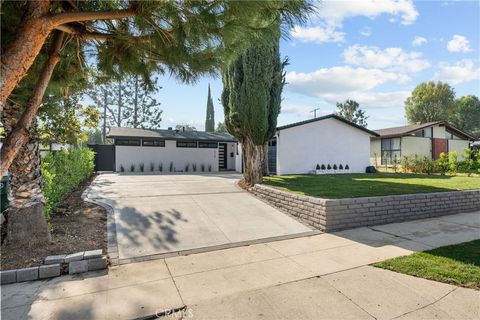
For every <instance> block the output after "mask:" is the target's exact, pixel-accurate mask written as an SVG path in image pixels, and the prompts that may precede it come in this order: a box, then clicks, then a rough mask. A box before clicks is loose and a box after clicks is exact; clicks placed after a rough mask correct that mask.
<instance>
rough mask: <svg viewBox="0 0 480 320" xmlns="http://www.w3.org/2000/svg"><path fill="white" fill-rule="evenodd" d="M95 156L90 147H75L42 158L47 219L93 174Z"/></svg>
mask: <svg viewBox="0 0 480 320" xmlns="http://www.w3.org/2000/svg"><path fill="white" fill-rule="evenodd" d="M94 156H95V154H94V152H93V151H92V150H90V149H88V148H73V149H69V150H61V151H57V152H51V153H49V154H48V155H47V156H46V157H45V158H44V159H43V160H42V165H41V170H42V175H43V193H44V195H45V203H46V205H45V215H46V217H47V219H50V216H51V214H52V213H53V212H54V211H55V208H56V207H57V206H58V205H59V204H60V203H61V202H62V201H63V200H64V199H65V198H66V197H67V196H68V195H69V194H70V192H72V190H74V189H75V188H76V187H77V186H78V185H80V184H81V183H82V182H84V181H85V180H87V179H88V178H90V177H91V176H92V174H93V169H94Z"/></svg>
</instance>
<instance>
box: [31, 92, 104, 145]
mask: <svg viewBox="0 0 480 320" xmlns="http://www.w3.org/2000/svg"><path fill="white" fill-rule="evenodd" d="M44 107H45V108H46V109H48V110H49V112H48V113H46V112H42V113H40V116H39V120H40V125H39V134H40V138H41V141H42V142H43V143H47V144H49V143H55V142H56V143H62V144H71V145H77V144H79V143H81V142H84V141H87V140H88V133H87V130H89V129H94V128H96V127H97V125H98V122H99V120H100V113H99V112H98V111H97V110H96V109H95V107H93V106H86V107H84V106H83V105H81V104H80V103H79V96H78V95H72V96H67V97H63V99H57V98H52V97H47V99H45V101H44Z"/></svg>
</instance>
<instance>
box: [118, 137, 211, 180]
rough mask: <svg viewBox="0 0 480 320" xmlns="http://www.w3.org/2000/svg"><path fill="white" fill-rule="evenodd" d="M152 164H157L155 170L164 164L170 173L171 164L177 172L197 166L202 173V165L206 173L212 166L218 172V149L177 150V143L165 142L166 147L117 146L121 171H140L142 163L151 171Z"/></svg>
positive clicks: (164, 168) (146, 169)
mask: <svg viewBox="0 0 480 320" xmlns="http://www.w3.org/2000/svg"><path fill="white" fill-rule="evenodd" d="M150 162H153V163H154V164H155V170H158V165H159V164H160V163H162V164H163V172H169V166H170V162H173V166H174V167H175V169H176V170H182V171H183V170H185V165H186V164H187V163H189V164H190V171H191V170H192V164H194V163H196V164H197V172H201V165H202V164H204V165H205V171H208V165H211V166H212V171H218V149H213V148H212V149H210V148H177V145H176V141H173V140H167V141H165V147H131V146H115V167H116V171H120V166H122V165H123V167H124V168H125V171H130V166H131V165H132V164H134V165H135V167H136V169H135V170H136V171H138V165H139V164H140V163H144V164H145V171H150Z"/></svg>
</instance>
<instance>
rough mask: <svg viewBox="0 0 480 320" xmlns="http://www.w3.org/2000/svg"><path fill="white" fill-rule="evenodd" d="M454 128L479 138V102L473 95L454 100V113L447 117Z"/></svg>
mask: <svg viewBox="0 0 480 320" xmlns="http://www.w3.org/2000/svg"><path fill="white" fill-rule="evenodd" d="M448 120H449V122H451V123H452V124H453V125H454V126H455V127H457V128H458V129H460V130H463V131H465V132H468V133H470V134H472V135H474V136H476V137H480V100H479V99H478V97H476V96H474V95H469V96H463V97H460V98H458V99H457V100H455V107H454V113H453V114H451V115H450V116H449V117H448Z"/></svg>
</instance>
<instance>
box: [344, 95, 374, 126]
mask: <svg viewBox="0 0 480 320" xmlns="http://www.w3.org/2000/svg"><path fill="white" fill-rule="evenodd" d="M337 109H338V111H337V115H339V116H340V117H343V118H345V119H347V120H349V121H351V122H353V123H356V124H358V125H359V126H362V127H367V119H368V116H366V115H365V111H363V110H362V109H360V105H359V104H358V102H356V101H354V100H347V101H345V102H344V103H339V102H337Z"/></svg>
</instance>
